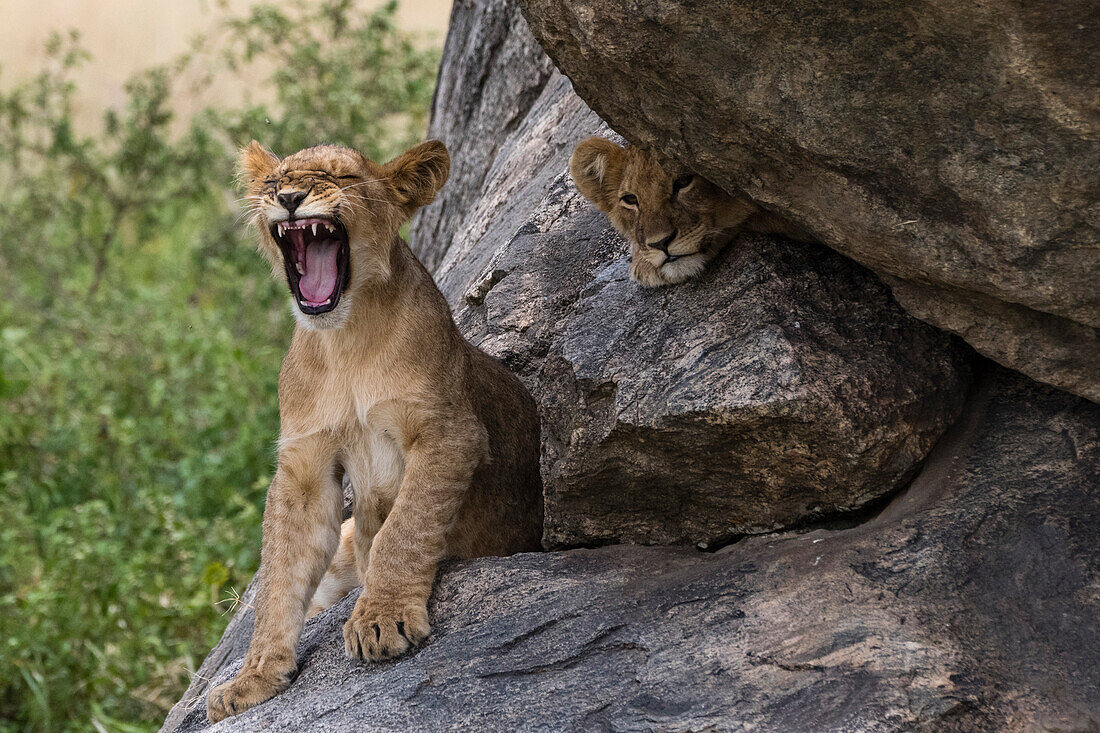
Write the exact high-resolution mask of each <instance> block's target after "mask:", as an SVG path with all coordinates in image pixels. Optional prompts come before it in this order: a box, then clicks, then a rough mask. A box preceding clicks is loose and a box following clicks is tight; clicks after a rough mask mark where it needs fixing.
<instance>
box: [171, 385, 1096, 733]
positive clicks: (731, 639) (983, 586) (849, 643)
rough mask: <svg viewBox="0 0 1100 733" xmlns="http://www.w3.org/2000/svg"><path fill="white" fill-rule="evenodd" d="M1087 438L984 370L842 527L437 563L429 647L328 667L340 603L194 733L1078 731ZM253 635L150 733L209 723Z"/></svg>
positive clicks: (1083, 661)
mask: <svg viewBox="0 0 1100 733" xmlns="http://www.w3.org/2000/svg"><path fill="white" fill-rule="evenodd" d="M1098 426H1100V407H1097V406H1096V405H1094V404H1091V403H1089V402H1087V401H1085V400H1082V399H1080V398H1076V397H1072V396H1070V395H1067V394H1066V393H1064V392H1058V391H1057V390H1054V389H1051V388H1049V387H1045V386H1041V385H1038V384H1036V383H1034V382H1031V381H1030V380H1027V379H1026V378H1024V377H1021V376H1019V375H1016V374H1014V373H1012V372H1008V371H1004V370H1000V369H995V370H994V372H993V373H992V374H990V375H987V376H986V377H984V378H983V379H982V380H981V382H980V384H979V385H978V387H977V388H976V389H975V390H974V394H973V396H972V398H971V400H970V401H969V403H968V405H967V407H966V409H965V412H964V419H963V420H962V421H960V423H959V424H958V425H957V426H956V427H955V428H953V429H952V431H951V432H949V433H948V435H947V436H946V437H945V439H944V440H943V441H942V442H941V443H940V444H939V445H938V446H937V448H936V450H935V451H934V452H933V455H932V456H931V458H930V459H929V461H928V463H927V465H926V466H925V468H924V469H923V471H922V473H921V474H920V475H919V476H918V478H917V479H916V481H915V482H914V484H913V486H912V487H911V488H910V489H909V490H908V491H907V492H905V493H904V494H902V495H901V496H900V497H898V498H897V499H896V500H895V501H894V502H893V503H891V504H890V505H889V506H888V507H886V509H885V510H883V511H882V512H881V514H879V515H878V516H877V517H875V518H873V519H871V520H869V521H867V522H865V523H863V524H860V525H858V526H856V527H853V528H849V529H843V530H829V529H816V530H814V531H811V532H808V533H802V534H796V533H787V534H782V535H773V536H768V537H755V538H750V539H746V540H744V541H742V542H738V543H736V544H734V545H731V546H729V547H727V548H724V549H723V550H721V551H720V552H718V553H714V554H706V553H700V552H695V551H692V550H690V549H672V548H644V547H628V546H620V547H608V548H600V549H596V550H573V551H568V552H563V553H547V554H542V555H521V556H516V557H513V558H504V559H483V560H478V561H474V562H471V563H466V564H458V565H452V566H449V567H448V568H447V569H445V570H444V571H443V573H442V574H441V578H440V582H439V586H438V588H437V591H436V593H435V595H434V600H433V602H432V604H431V606H430V614H431V618H432V624H433V628H434V631H433V634H432V636H431V638H430V639H429V641H428V643H427V646H426V647H425V648H423V649H422V650H421V651H419V652H418V653H417V654H415V655H413V656H409V657H406V658H403V659H400V660H398V661H396V662H392V663H387V664H379V665H365V664H353V663H351V662H349V661H347V660H346V659H345V657H344V652H343V642H342V640H341V635H340V628H341V625H342V623H343V620H344V618H345V617H346V616H347V614H348V613H349V611H350V609H351V606H352V602H353V600H354V595H355V594H354V593H353V594H352V596H350V597H349V598H347V599H345V600H344V601H343V602H342V603H340V604H338V605H336V606H334V607H333V608H331V609H329V610H328V611H326V612H325V613H323V614H322V615H320V616H319V617H317V618H316V619H315V620H313V621H311V622H310V623H309V624H308V625H307V628H306V632H305V635H304V636H303V639H302V643H301V646H300V650H299V659H300V664H301V673H300V675H299V677H298V679H297V680H296V681H295V683H294V685H293V686H292V687H291V688H290V690H288V691H287V692H286V693H284V694H283V695H281V696H279V697H277V698H275V699H274V700H272V701H270V702H268V703H265V704H263V705H261V706H259V707H257V708H255V709H253V710H250V711H248V712H246V713H245V714H243V715H241V716H239V717H237V718H231V719H229V720H228V721H225V722H223V723H221V724H219V725H218V726H216V727H215V728H214V729H215V730H219V731H253V730H272V731H293V730H305V729H308V730H332V731H352V730H485V729H492V730H524V731H527V730H622V731H647V730H684V731H686V730H743V729H744V725H745V722H746V721H751V722H752V723H754V724H755V726H756V728H757V729H758V730H859V731H896V730H917V729H921V730H937V731H945V730H946V731H968V732H971V731H1025V730H1028V731H1030V730H1060V731H1090V730H1096V729H1097V727H1098V726H1100V625H1098V624H1097V623H1096V620H1097V618H1100V590H1098V589H1100V542H1097V539H1098V538H1097V529H1096V528H1097V527H1098V526H1100V501H1098V496H1100V429H1098ZM251 624H252V612H251V611H250V610H249V609H247V608H245V609H243V610H241V611H240V612H239V613H238V614H237V616H236V617H235V618H234V620H233V622H232V623H231V625H230V627H229V629H228V630H227V632H226V634H225V637H224V638H223V639H222V642H221V643H220V644H219V645H218V647H217V648H216V649H215V650H214V651H213V652H212V653H211V655H210V657H209V658H208V659H207V662H206V663H205V664H204V665H203V667H202V669H200V670H199V675H200V676H197V677H196V682H195V684H194V685H193V686H192V689H191V690H189V692H188V694H187V696H186V697H185V698H184V700H183V701H182V702H181V703H180V704H179V705H178V706H177V707H176V708H175V709H174V710H173V712H172V714H171V715H170V716H169V719H168V721H167V723H166V725H165V728H164V729H165V730H166V731H177V732H179V733H184V732H186V731H197V730H203V729H205V728H206V727H207V725H208V724H207V722H206V720H205V712H204V711H205V697H204V695H205V691H206V689H207V687H208V685H211V684H217V683H219V682H221V681H223V680H225V679H227V678H228V677H229V676H230V675H231V674H233V673H234V672H235V671H236V669H237V668H238V667H239V665H240V660H241V657H242V655H243V653H244V649H245V647H246V645H247V641H248V637H249V634H250V632H251ZM207 680H209V681H207Z"/></svg>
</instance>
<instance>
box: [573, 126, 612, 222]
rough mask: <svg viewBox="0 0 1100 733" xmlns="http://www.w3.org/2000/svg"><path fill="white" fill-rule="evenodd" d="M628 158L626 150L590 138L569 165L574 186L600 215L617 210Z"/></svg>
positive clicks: (598, 138) (574, 155) (574, 154)
mask: <svg viewBox="0 0 1100 733" xmlns="http://www.w3.org/2000/svg"><path fill="white" fill-rule="evenodd" d="M625 156H626V149H625V148H623V147H622V146H621V145H617V144H615V143H613V142H611V141H610V140H605V139H604V138H602V137H590V138H588V139H587V140H585V141H584V142H582V143H581V144H580V145H578V146H577V147H576V149H575V150H574V151H573V158H572V160H570V161H569V172H570V173H571V174H572V175H573V182H574V183H576V184H577V188H578V189H579V190H580V192H581V193H583V194H584V195H585V196H587V197H588V198H589V199H591V201H592V203H594V204H596V208H598V209H599V210H600V211H611V209H612V208H613V207H614V206H615V201H616V199H617V198H618V196H616V194H617V193H618V190H617V189H618V186H619V179H620V178H622V168H623V162H624V159H625Z"/></svg>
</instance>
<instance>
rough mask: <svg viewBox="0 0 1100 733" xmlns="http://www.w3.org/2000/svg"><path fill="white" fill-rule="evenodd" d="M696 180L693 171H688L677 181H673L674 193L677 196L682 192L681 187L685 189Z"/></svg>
mask: <svg viewBox="0 0 1100 733" xmlns="http://www.w3.org/2000/svg"><path fill="white" fill-rule="evenodd" d="M694 180H695V176H694V175H692V174H691V173H688V174H687V175H684V176H680V177H679V178H677V179H676V180H675V181H673V182H672V195H673V196H675V195H676V194H678V193H680V190H681V189H684V188H687V187H688V186H690V185H691V182H692V181H694Z"/></svg>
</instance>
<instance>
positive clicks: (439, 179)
mask: <svg viewBox="0 0 1100 733" xmlns="http://www.w3.org/2000/svg"><path fill="white" fill-rule="evenodd" d="M450 173H451V156H450V154H449V153H448V152H447V146H446V145H444V144H443V143H441V142H440V141H438V140H429V141H427V142H425V143H421V144H419V145H417V146H416V147H415V148H410V149H409V150H406V151H405V152H404V153H402V154H401V155H399V156H397V157H396V158H394V159H393V160H391V161H390V162H389V163H386V165H385V166H383V174H382V175H383V176H384V177H386V178H388V179H389V180H388V183H389V186H390V189H391V190H392V191H393V192H394V195H395V196H396V197H397V202H398V203H399V204H401V205H402V206H405V207H406V208H407V209H408V210H409V213H412V211H413V210H414V209H417V208H419V207H421V206H426V205H428V204H430V203H431V202H432V200H433V199H434V198H435V194H436V192H438V191H439V189H441V188H443V184H444V183H446V182H447V176H448V175H450Z"/></svg>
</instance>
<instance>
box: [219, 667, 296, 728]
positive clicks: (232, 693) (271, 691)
mask: <svg viewBox="0 0 1100 733" xmlns="http://www.w3.org/2000/svg"><path fill="white" fill-rule="evenodd" d="M291 677H292V675H290V674H288V675H285V676H283V677H281V678H279V679H278V680H272V679H269V678H267V677H262V676H260V675H259V674H257V673H255V672H241V674H239V675H237V677H236V679H233V680H230V681H229V682H226V683H225V684H222V685H218V686H217V687H215V688H214V689H213V690H211V691H210V696H209V697H208V698H207V700H206V715H207V717H208V718H210V722H212V723H217V722H218V721H219V720H223V719H225V718H228V717H229V716H230V715H237V714H239V713H243V712H244V711H245V710H248V709H249V708H251V707H255V706H256V705H259V704H260V703H262V702H264V701H265V700H270V699H271V698H273V697H275V696H276V695H278V694H279V693H280V692H282V691H283V690H285V689H286V688H288V687H290V681H291Z"/></svg>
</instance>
